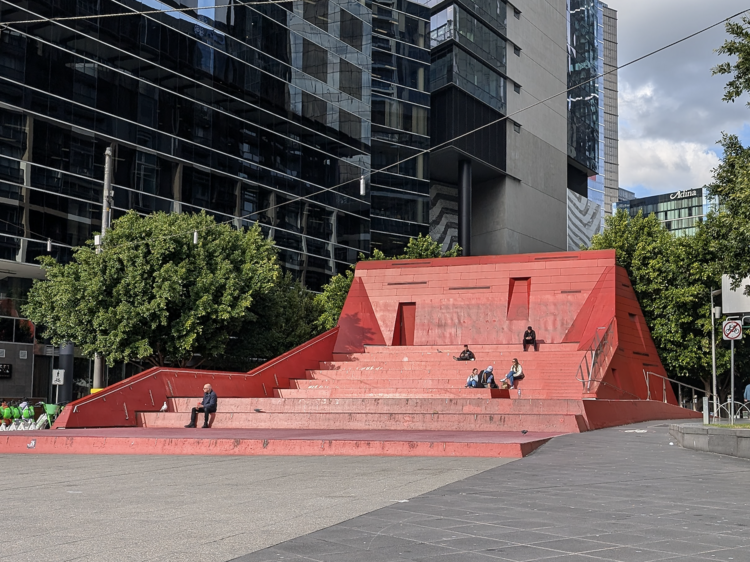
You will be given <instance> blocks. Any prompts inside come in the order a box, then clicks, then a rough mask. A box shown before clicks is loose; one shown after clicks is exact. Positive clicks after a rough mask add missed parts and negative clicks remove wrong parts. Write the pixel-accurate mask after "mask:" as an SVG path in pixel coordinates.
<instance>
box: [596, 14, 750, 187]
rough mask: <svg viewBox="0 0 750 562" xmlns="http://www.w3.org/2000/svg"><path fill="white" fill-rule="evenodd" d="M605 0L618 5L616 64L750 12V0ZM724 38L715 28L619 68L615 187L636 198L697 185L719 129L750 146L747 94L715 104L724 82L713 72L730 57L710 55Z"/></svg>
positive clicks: (707, 169)
mask: <svg viewBox="0 0 750 562" xmlns="http://www.w3.org/2000/svg"><path fill="white" fill-rule="evenodd" d="M607 4H608V5H609V7H610V8H613V9H615V10H617V15H618V59H619V60H618V63H619V64H624V63H626V62H628V61H630V60H633V59H635V58H637V57H639V56H641V55H644V54H646V53H648V52H650V51H652V50H654V49H657V48H659V47H662V46H664V45H666V44H668V43H671V42H672V41H675V40H677V39H679V38H681V37H684V36H686V35H689V34H691V33H693V32H695V31H698V30H699V29H702V28H704V27H707V26H708V25H710V24H713V23H715V22H717V21H719V20H721V19H723V18H725V17H729V16H731V15H733V14H735V13H737V12H740V11H741V10H743V9H750V0H744V1H740V0H714V1H713V2H705V0H701V1H698V0H608V1H607ZM748 15H750V12H749V13H748ZM738 20H739V18H738ZM726 38H727V34H726V31H725V30H724V26H723V25H721V26H718V27H716V28H714V29H712V30H711V31H707V32H705V33H703V34H701V35H699V36H697V37H694V38H692V39H689V40H688V41H686V42H684V43H681V44H680V45H677V46H674V47H671V48H670V49H668V50H666V51H664V52H662V53H659V54H657V55H654V56H652V57H649V58H648V59H646V60H644V61H641V62H638V63H636V64H634V65H632V66H629V67H628V68H625V69H623V70H621V71H620V73H619V80H620V84H619V92H620V94H619V99H620V104H619V105H620V107H619V112H620V187H623V188H625V189H630V190H631V191H635V192H636V195H638V196H647V195H654V194H657V193H666V192H669V191H675V190H678V189H690V188H696V187H701V186H703V185H704V184H706V183H709V182H710V181H711V169H712V168H714V167H715V166H716V165H717V164H718V162H719V156H720V154H721V150H720V147H719V146H717V145H716V141H718V140H719V139H720V138H721V132H722V131H725V132H727V133H735V134H738V135H740V138H742V139H743V141H744V142H745V143H746V144H748V143H750V107H748V106H747V105H746V103H747V102H748V100H749V99H750V97H748V96H747V95H746V96H743V98H742V99H741V100H739V101H737V102H735V103H726V102H723V101H721V98H722V96H723V94H724V84H725V82H726V79H725V77H723V76H711V68H712V67H713V66H715V65H716V64H718V63H719V62H721V61H723V60H729V59H727V58H726V57H724V58H722V57H719V56H718V55H717V54H716V53H715V52H714V50H715V49H717V48H718V47H720V46H721V44H722V43H723V42H724V40H725V39H726Z"/></svg>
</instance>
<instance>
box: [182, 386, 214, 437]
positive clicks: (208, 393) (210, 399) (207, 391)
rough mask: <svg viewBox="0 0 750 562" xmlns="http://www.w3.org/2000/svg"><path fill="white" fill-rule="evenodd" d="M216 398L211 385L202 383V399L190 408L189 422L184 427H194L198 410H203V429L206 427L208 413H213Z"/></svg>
mask: <svg viewBox="0 0 750 562" xmlns="http://www.w3.org/2000/svg"><path fill="white" fill-rule="evenodd" d="M217 400H218V398H217V397H216V393H215V392H214V391H213V389H212V388H211V385H210V384H205V385H203V400H201V401H200V402H199V403H198V405H197V406H196V407H195V408H193V409H192V411H191V412H190V423H189V424H187V425H186V426H185V427H195V421H196V419H197V418H198V412H203V413H204V417H203V429H206V428H208V427H209V425H208V415H209V414H213V413H214V412H215V411H216V401H217Z"/></svg>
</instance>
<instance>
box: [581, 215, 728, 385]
mask: <svg viewBox="0 0 750 562" xmlns="http://www.w3.org/2000/svg"><path fill="white" fill-rule="evenodd" d="M591 249H594V250H603V249H614V250H615V253H616V256H617V263H618V265H621V266H623V267H624V268H625V269H626V270H627V272H628V275H629V276H630V280H631V283H632V286H633V290H634V291H635V293H636V296H637V297H638V301H639V302H640V304H641V309H642V310H643V314H644V317H645V319H646V324H647V325H648V327H649V330H650V331H651V336H652V337H653V339H654V343H655V344H656V347H657V350H658V351H659V356H660V357H661V360H662V363H663V364H664V367H665V368H666V370H667V373H668V374H669V375H670V376H672V377H678V376H688V377H691V378H693V379H694V380H695V382H698V381H701V382H702V384H703V385H704V387H705V388H709V384H710V381H711V378H712V373H711V317H710V292H711V290H712V289H715V288H717V287H718V286H719V284H720V281H721V266H720V264H719V262H718V260H717V259H716V255H715V253H714V249H713V244H712V241H711V238H710V234H709V233H708V232H707V230H706V229H704V228H700V227H699V228H698V231H697V233H696V234H695V236H692V237H680V238H677V237H675V236H673V235H672V234H671V233H670V232H668V231H667V230H666V228H664V226H662V224H661V223H660V222H659V220H658V219H657V218H656V216H655V215H653V214H652V215H650V216H648V217H644V216H643V214H642V213H639V214H638V215H637V216H636V217H633V218H630V217H629V216H628V214H627V213H626V212H625V211H623V210H621V211H618V212H617V213H616V214H615V215H613V216H612V217H607V219H606V226H605V229H604V231H603V232H602V233H601V234H598V235H596V236H594V239H593V241H592V246H591ZM715 329H716V331H715V334H714V335H715V337H716V338H717V339H718V340H719V341H720V340H721V332H720V331H719V328H718V323H717V325H716V328H715ZM728 367H729V356H728V354H727V353H726V350H724V349H722V348H719V349H718V355H717V373H718V374H719V375H723V374H724V373H725V372H726V371H727V369H728ZM724 382H726V381H724ZM724 386H726V384H725V385H724Z"/></svg>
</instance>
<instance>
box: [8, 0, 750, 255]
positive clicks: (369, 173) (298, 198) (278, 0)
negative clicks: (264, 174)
mask: <svg viewBox="0 0 750 562" xmlns="http://www.w3.org/2000/svg"><path fill="white" fill-rule="evenodd" d="M289 1H292V0H263V1H252V2H237V3H234V4H227V5H223V6H209V7H205V8H176V9H169V10H152V11H145V12H127V13H118V14H105V15H95V16H73V17H67V19H68V20H70V19H96V18H100V17H116V16H128V15H139V14H141V15H148V14H154V13H165V12H182V11H187V10H195V9H201V10H202V9H215V8H221V7H236V6H238V5H242V6H247V5H258V4H280V3H287V2H289ZM747 12H750V9H745V10H742V11H740V12H737V13H736V14H733V15H731V16H729V17H726V18H723V19H721V20H719V21H717V22H715V23H713V24H711V25H709V26H707V27H704V28H702V29H700V30H698V31H695V32H693V33H691V34H689V35H686V36H684V37H681V38H680V39H677V40H676V41H673V42H671V43H668V44H666V45H664V46H662V47H659V48H658V49H655V50H653V51H650V52H648V53H646V54H644V55H642V56H640V57H637V58H635V59H633V60H631V61H628V62H626V63H624V64H622V65H619V66H617V67H615V68H612V69H610V70H608V71H606V72H603V73H601V74H597V75H595V76H593V77H591V78H589V79H588V80H584V81H583V82H580V83H579V84H576V85H574V86H571V87H569V88H566V89H565V90H561V91H559V92H557V93H555V94H553V95H551V96H549V97H547V98H544V99H541V100H538V101H536V102H534V103H532V104H530V105H527V106H526V107H523V108H521V109H518V110H516V111H514V112H513V113H510V114H508V115H504V116H503V117H500V118H498V119H495V120H494V121H490V122H488V123H485V124H484V125H480V126H479V127H476V128H474V129H472V130H470V131H467V132H465V133H462V134H460V135H457V136H455V137H453V138H451V139H448V140H446V141H444V142H442V143H440V144H437V145H435V146H432V147H430V148H428V149H425V150H422V151H418V152H416V153H415V154H412V155H411V156H408V157H406V158H403V159H401V160H398V161H396V162H393V163H391V164H388V165H387V166H384V167H383V168H380V169H377V170H367V171H363V173H362V176H363V177H372V176H373V175H375V174H378V173H381V172H387V171H388V170H390V169H393V168H394V167H396V166H398V165H400V164H403V163H404V162H408V161H409V160H412V159H414V158H417V157H419V156H422V155H424V154H429V153H431V152H434V151H436V150H439V149H441V148H443V147H445V146H448V145H450V144H452V143H454V142H455V141H457V140H459V139H462V138H465V137H467V136H469V135H472V134H474V133H476V132H477V131H481V130H482V129H485V128H487V127H491V126H493V125H496V124H498V123H501V122H502V121H506V120H508V119H510V118H511V117H514V116H516V115H518V114H519V113H522V112H524V111H528V110H529V109H533V108H534V107H537V106H539V105H542V104H545V103H547V102H549V101H551V100H553V99H555V98H557V97H559V96H561V95H564V94H567V93H568V92H571V91H573V90H575V89H577V88H580V87H582V86H584V85H586V84H588V83H590V82H593V81H595V80H598V79H600V78H602V77H604V76H607V75H609V74H612V73H614V72H617V71H619V70H622V69H623V68H626V67H628V66H631V65H633V64H635V63H637V62H640V61H642V60H644V59H647V58H649V57H652V56H654V55H656V54H658V53H660V52H662V51H665V50H667V49H669V48H671V47H674V46H675V45H679V44H680V43H683V42H685V41H687V40H689V39H692V38H693V37H696V36H698V35H700V34H702V33H705V32H706V31H709V30H711V29H713V28H715V27H717V26H719V25H721V24H723V23H726V22H728V21H730V20H732V19H734V18H737V17H739V16H741V15H742V14H745V13H747ZM44 21H53V18H49V19H43V20H28V21H25V22H23V21H22V22H6V23H0V26H3V25H4V26H8V25H10V24H14V25H17V24H20V23H37V22H44ZM55 21H65V20H64V18H59V19H57V20H55ZM359 179H360V178H357V179H354V180H348V181H345V182H342V183H339V184H336V185H333V186H331V187H326V188H322V189H320V190H318V191H316V192H314V193H310V194H306V195H299V196H295V197H292V198H290V199H288V200H286V201H282V202H280V203H277V204H275V205H271V206H269V207H266V208H264V209H261V210H257V211H253V212H251V213H247V214H245V215H241V216H239V217H233V218H231V219H229V220H226V221H221V222H218V223H216V224H229V223H234V222H236V221H244V220H247V219H249V218H250V217H253V216H260V215H262V214H265V213H267V212H268V211H272V210H274V209H277V208H279V207H282V206H284V205H289V204H291V203H295V202H298V201H301V200H309V199H310V198H312V197H315V196H317V195H321V194H323V193H327V192H331V191H334V190H336V189H338V188H340V187H344V186H347V185H350V184H354V183H355V182H358V181H359ZM312 202H315V201H312ZM253 222H256V223H258V222H259V221H258V219H253ZM208 228H210V226H206V227H202V228H199V229H198V231H203V230H206V229H208ZM195 231H196V229H194V228H193V229H190V230H189V231H185V232H182V233H176V234H170V235H166V236H161V237H158V238H157V239H159V240H165V239H169V238H176V237H178V236H183V235H191V234H193V233H194V232H195ZM153 240H156V239H154V238H151V239H149V240H137V241H132V242H126V243H120V244H118V245H117V246H115V247H111V246H110V247H109V249H114V248H116V247H125V246H130V245H135V244H140V243H144V242H151V241H153Z"/></svg>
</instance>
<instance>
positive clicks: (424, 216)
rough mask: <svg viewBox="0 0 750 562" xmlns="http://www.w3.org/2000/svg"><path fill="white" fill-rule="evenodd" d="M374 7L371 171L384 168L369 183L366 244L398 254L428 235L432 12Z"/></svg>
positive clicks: (395, 5) (401, 0)
mask: <svg viewBox="0 0 750 562" xmlns="http://www.w3.org/2000/svg"><path fill="white" fill-rule="evenodd" d="M371 7H372V22H373V36H372V167H373V169H374V170H383V169H385V171H379V172H377V173H375V174H373V176H372V178H371V186H370V188H371V214H372V220H371V236H372V240H371V243H372V246H373V247H374V248H378V249H379V250H381V251H382V252H383V253H385V254H386V255H398V254H400V253H403V249H404V247H405V246H406V244H408V242H409V238H410V237H413V236H418V235H419V234H425V235H426V234H427V233H428V231H429V192H430V182H429V154H423V155H422V154H419V153H420V152H422V151H424V150H427V149H429V147H430V94H429V78H430V44H429V33H430V10H429V8H427V7H426V6H422V5H420V4H416V3H413V2H408V1H406V0H397V1H396V2H372V4H371ZM414 155H417V156H416V157H415V158H409V157H410V156H414ZM407 159H408V160H407Z"/></svg>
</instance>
